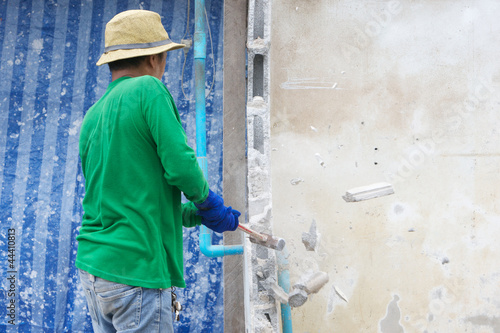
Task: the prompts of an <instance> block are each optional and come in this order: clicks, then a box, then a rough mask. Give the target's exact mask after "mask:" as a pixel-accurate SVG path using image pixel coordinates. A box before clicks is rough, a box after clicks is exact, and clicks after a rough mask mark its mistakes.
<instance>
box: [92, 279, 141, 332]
mask: <svg viewBox="0 0 500 333" xmlns="http://www.w3.org/2000/svg"><path fill="white" fill-rule="evenodd" d="M96 296H97V303H98V306H99V307H100V309H101V311H102V314H103V315H104V316H105V317H107V318H108V319H110V320H111V321H112V322H113V326H114V327H115V328H116V329H117V330H126V329H131V328H136V327H137V326H139V322H140V321H141V305H142V288H141V287H132V286H125V285H124V287H123V288H118V289H115V290H110V291H105V292H102V293H99V292H98V293H96Z"/></svg>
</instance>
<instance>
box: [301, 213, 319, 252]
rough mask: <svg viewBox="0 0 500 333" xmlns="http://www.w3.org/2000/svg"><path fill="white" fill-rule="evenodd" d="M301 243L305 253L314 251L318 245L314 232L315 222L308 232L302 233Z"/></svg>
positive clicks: (315, 232)
mask: <svg viewBox="0 0 500 333" xmlns="http://www.w3.org/2000/svg"><path fill="white" fill-rule="evenodd" d="M302 243H303V244H304V246H305V247H306V250H307V251H315V250H316V248H317V246H318V244H319V234H318V232H317V230H316V221H315V220H313V221H312V223H311V227H310V228H309V232H303V233H302Z"/></svg>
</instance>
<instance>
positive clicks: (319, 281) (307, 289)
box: [288, 272, 329, 308]
mask: <svg viewBox="0 0 500 333" xmlns="http://www.w3.org/2000/svg"><path fill="white" fill-rule="evenodd" d="M328 281H329V277H328V274H327V273H325V272H316V273H314V274H313V275H312V276H310V277H308V278H307V279H302V282H298V283H296V284H295V285H294V286H293V288H292V291H291V292H290V294H289V298H288V304H290V306H291V307H295V308H296V307H299V306H302V305H304V303H305V302H306V301H307V299H308V297H309V295H310V294H315V293H317V292H318V291H319V290H320V289H321V288H323V286H324V285H325V284H327V283H328Z"/></svg>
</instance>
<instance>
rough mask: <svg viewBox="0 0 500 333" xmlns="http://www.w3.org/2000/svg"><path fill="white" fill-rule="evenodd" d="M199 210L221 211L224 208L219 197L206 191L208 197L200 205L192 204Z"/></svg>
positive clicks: (222, 200)
mask: <svg viewBox="0 0 500 333" xmlns="http://www.w3.org/2000/svg"><path fill="white" fill-rule="evenodd" d="M194 205H195V206H196V208H198V209H199V210H209V209H214V208H215V209H221V208H222V207H224V199H222V197H221V196H219V195H217V194H215V193H214V192H212V190H208V197H207V198H206V199H205V201H203V202H202V203H201V204H197V203H195V204H194Z"/></svg>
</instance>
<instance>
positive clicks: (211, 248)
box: [194, 0, 243, 257]
mask: <svg viewBox="0 0 500 333" xmlns="http://www.w3.org/2000/svg"><path fill="white" fill-rule="evenodd" d="M204 11H205V1H204V0H195V7H194V15H195V25H194V26H195V29H194V31H195V32H194V75H195V79H194V80H195V102H196V158H197V160H198V164H199V165H200V167H201V170H202V171H203V174H204V175H205V178H207V179H208V162H207V127H206V109H205V59H206V54H207V37H206V34H205V15H204V14H205V13H204ZM200 251H201V252H202V253H203V254H204V255H206V256H207V257H223V256H225V255H233V254H242V253H243V246H242V245H232V246H222V245H212V233H211V232H210V230H208V228H207V227H205V226H204V225H202V226H201V227H200Z"/></svg>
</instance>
